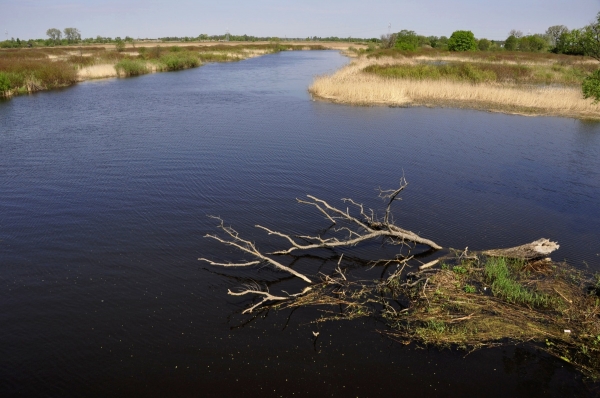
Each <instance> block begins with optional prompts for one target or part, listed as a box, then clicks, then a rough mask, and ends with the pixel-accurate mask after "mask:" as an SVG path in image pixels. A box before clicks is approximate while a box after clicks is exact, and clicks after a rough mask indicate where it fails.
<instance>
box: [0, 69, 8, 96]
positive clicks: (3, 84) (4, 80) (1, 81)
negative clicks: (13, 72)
mask: <svg viewBox="0 0 600 398" xmlns="http://www.w3.org/2000/svg"><path fill="white" fill-rule="evenodd" d="M8 90H10V79H9V78H8V75H7V74H6V73H4V72H0V94H3V93H6V92H7V91H8Z"/></svg>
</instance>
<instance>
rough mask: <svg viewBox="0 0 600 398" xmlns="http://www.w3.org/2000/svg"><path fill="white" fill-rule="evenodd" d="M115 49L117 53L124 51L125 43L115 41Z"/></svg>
mask: <svg viewBox="0 0 600 398" xmlns="http://www.w3.org/2000/svg"><path fill="white" fill-rule="evenodd" d="M115 49H116V50H117V51H118V52H123V51H124V50H125V42H124V41H123V40H117V41H116V42H115Z"/></svg>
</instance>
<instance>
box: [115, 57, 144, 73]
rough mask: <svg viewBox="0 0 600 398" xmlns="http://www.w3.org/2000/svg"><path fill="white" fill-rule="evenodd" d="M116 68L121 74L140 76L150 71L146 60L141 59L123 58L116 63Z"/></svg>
mask: <svg viewBox="0 0 600 398" xmlns="http://www.w3.org/2000/svg"><path fill="white" fill-rule="evenodd" d="M115 70H116V71H117V73H118V74H119V75H121V74H123V75H125V76H138V75H143V74H145V73H148V72H149V70H148V67H147V66H146V62H144V61H142V60H139V59H128V58H126V59H122V60H121V61H119V62H117V64H116V65H115Z"/></svg>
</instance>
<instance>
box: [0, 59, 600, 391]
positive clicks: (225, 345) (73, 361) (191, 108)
mask: <svg viewBox="0 0 600 398" xmlns="http://www.w3.org/2000/svg"><path fill="white" fill-rule="evenodd" d="M346 62H348V61H347V59H345V58H344V57H342V56H341V55H339V54H338V53H336V52H330V51H323V52H317V51H314V52H286V53H280V54H273V55H268V56H264V57H260V58H255V59H250V60H246V61H243V62H239V63H231V64H211V65H206V66H203V67H201V68H198V69H193V70H186V71H181V72H174V73H162V74H154V75H147V76H142V77H139V78H131V79H118V80H117V79H115V80H104V81H98V82H87V83H83V84H79V85H77V86H75V87H71V88H69V89H65V90H61V91H55V92H47V93H38V94H36V95H32V96H22V97H17V98H13V99H12V100H10V101H5V102H1V103H0V192H1V195H0V286H1V289H0V319H1V323H0V324H1V325H2V327H1V328H0V342H1V345H2V347H3V349H2V355H1V356H0V391H5V392H6V394H11V395H12V394H22V395H27V396H68V395H76V396H77V395H94V394H97V395H99V396H107V395H110V396H115V395H116V396H119V395H132V394H134V395H138V394H139V395H147V396H148V395H155V396H165V395H190V396H198V395H211V396H228V395H234V394H237V395H244V396H256V395H258V394H262V395H267V396H271V395H273V396H275V395H277V396H279V395H283V396H290V395H292V393H294V394H295V395H315V394H317V395H332V394H333V395H337V396H345V395H353V396H357V395H358V396H381V395H390V394H392V393H397V391H398V386H403V389H404V391H406V392H407V394H408V395H411V396H436V395H438V396H464V395H465V394H471V395H473V394H474V395H475V396H480V395H481V392H482V391H485V394H486V395H488V396H505V395H511V396H541V395H546V396H547V395H557V396H558V395H564V394H575V393H577V394H591V393H590V392H589V388H590V387H589V386H584V385H583V384H582V382H581V380H580V379H579V378H578V376H577V374H576V373H574V372H573V371H572V370H571V369H569V368H568V366H566V365H564V364H563V363H561V362H559V361H557V360H554V359H552V358H547V357H545V356H543V355H542V354H539V353H536V352H535V351H533V350H531V349H530V348H527V347H518V348H516V349H515V348H506V349H496V350H484V351H479V352H476V353H474V354H471V355H469V356H467V357H466V358H463V356H464V353H460V352H459V353H455V352H450V351H442V352H438V351H436V350H420V349H414V348H411V347H404V346H402V345H399V344H396V343H394V342H392V341H390V340H388V339H385V338H382V337H381V336H380V335H379V334H378V333H376V332H375V330H376V329H382V328H384V325H381V324H376V323H374V322H373V321H370V320H366V321H357V322H352V323H351V322H347V323H338V324H335V323H331V324H324V325H314V324H311V323H310V321H311V320H313V319H315V316H316V314H315V312H314V311H310V310H299V311H296V312H294V313H293V314H291V316H290V313H289V312H283V313H278V314H275V313H269V314H268V315H267V316H266V317H265V316H263V317H259V318H258V319H254V320H253V321H252V322H249V323H248V322H247V321H248V320H250V318H248V317H242V316H240V315H239V312H240V311H241V310H242V309H243V308H245V306H247V305H248V304H249V301H248V300H242V299H237V298H232V297H229V296H227V295H226V292H227V289H229V288H235V287H237V286H239V285H240V284H241V283H243V282H247V281H248V280H250V279H251V278H252V279H256V280H264V281H269V283H271V284H272V286H273V288H282V287H285V286H289V287H291V288H298V287H301V286H302V284H301V283H298V282H295V281H293V280H289V278H287V276H286V275H283V274H281V273H276V272H273V271H270V270H268V269H265V268H255V269H243V270H222V269H217V268H214V267H210V266H207V265H206V264H203V263H200V262H198V261H197V258H198V257H208V258H212V259H215V260H219V261H235V260H239V259H242V258H243V256H242V255H241V254H239V253H237V252H235V251H233V250H231V249H229V248H224V247H222V246H220V245H219V244H217V243H215V242H212V241H210V240H208V239H204V238H203V236H204V235H205V234H207V233H213V232H215V226H216V224H217V223H216V222H215V221H214V220H212V219H210V218H208V217H207V215H217V216H221V217H223V219H225V220H226V222H227V223H228V224H232V225H234V226H235V228H236V229H237V230H239V231H240V233H242V234H243V235H244V236H247V237H249V238H251V239H252V240H254V241H256V242H257V244H259V246H260V247H265V248H271V247H276V246H277V243H278V241H277V240H273V239H272V238H269V237H267V236H265V235H264V234H262V233H260V232H259V231H256V230H255V229H254V227H253V226H254V225H255V224H262V225H266V226H269V227H274V228H278V229H280V230H283V231H286V232H290V233H303V234H313V233H316V232H317V231H318V230H319V229H321V228H324V227H326V226H327V224H326V223H325V222H324V220H323V218H322V217H321V216H320V215H319V214H317V213H315V212H314V211H313V210H312V209H311V208H308V207H303V206H301V205H298V204H296V201H295V198H297V197H302V196H304V195H306V194H315V195H317V196H319V197H321V198H323V199H326V200H328V201H331V203H340V202H339V199H341V198H343V197H352V198H354V199H355V200H357V201H360V202H363V203H365V204H366V205H367V207H370V208H374V209H377V208H380V207H381V202H380V201H379V199H377V198H376V191H375V189H376V188H378V187H379V186H381V187H383V188H388V187H394V186H395V185H396V184H397V183H398V180H399V177H400V176H401V175H402V174H403V173H404V175H405V176H406V178H407V180H408V181H409V187H408V189H407V190H406V191H405V194H404V195H403V200H402V201H401V202H399V203H398V204H397V207H396V208H395V210H396V211H395V219H396V221H397V222H398V224H400V225H402V226H403V227H404V228H407V229H411V230H413V231H415V232H419V233H420V234H422V235H423V236H425V237H428V238H430V239H432V240H434V241H436V242H437V243H438V244H440V245H442V246H444V247H454V248H464V247H466V246H468V247H469V248H470V249H472V250H477V249H486V248H495V247H505V246H513V245H518V244H522V243H525V242H529V241H532V240H534V239H538V238H540V237H546V238H550V239H552V240H557V241H558V242H559V244H560V245H561V248H560V250H559V251H558V252H556V254H555V255H554V256H553V257H554V258H555V259H566V260H567V261H569V262H570V263H571V264H573V265H575V266H577V267H579V268H581V269H582V270H586V271H590V272H593V271H600V243H599V242H600V240H599V239H598V231H600V206H599V200H598V198H599V197H600V125H599V124H596V123H588V122H584V121H578V120H573V119H566V118H532V117H522V116H510V115H503V114H493V113H486V112H476V111H468V110H454V109H426V108H408V109H404V108H402V109H400V108H387V107H349V106H342V105H335V104H329V103H325V102H320V101H312V100H311V98H310V96H309V94H308V93H307V90H306V88H307V87H308V85H309V84H310V82H311V80H312V79H313V77H314V76H315V75H317V74H322V73H326V72H330V71H333V70H335V69H336V68H338V67H340V66H341V65H343V64H345V63H346ZM386 253H387V254H391V255H393V253H394V251H393V250H390V249H388V250H387V251H386ZM319 265H320V264H319V263H318V262H317V263H315V261H311V260H307V259H305V260H301V261H298V262H297V264H296V267H298V269H299V270H300V271H301V272H306V273H309V274H314V273H316V272H317V270H318V267H319ZM356 272H360V271H356ZM365 272H366V271H365ZM373 272H374V273H375V275H376V274H377V273H380V272H381V270H377V269H376V270H374V271H373ZM317 315H318V313H317ZM317 330H318V331H320V332H321V334H320V337H319V340H318V341H317V342H314V339H313V334H312V332H313V331H317ZM3 395H5V394H3Z"/></svg>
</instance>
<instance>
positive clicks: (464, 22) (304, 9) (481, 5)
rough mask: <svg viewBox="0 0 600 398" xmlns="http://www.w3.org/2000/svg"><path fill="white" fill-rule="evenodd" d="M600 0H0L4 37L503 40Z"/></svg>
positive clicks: (599, 5)
mask: <svg viewBox="0 0 600 398" xmlns="http://www.w3.org/2000/svg"><path fill="white" fill-rule="evenodd" d="M599 11H600V0H571V1H567V0H503V1H493V2H491V1H482V0H446V1H443V0H371V1H357V0H343V1H342V0H327V1H324V0H302V1H298V0H288V1H284V0H254V1H241V0H229V1H227V2H225V1H203V0H199V1H193V0H144V1H142V0H119V1H117V0H0V34H1V35H2V36H0V37H1V39H2V40H4V39H5V38H6V35H5V32H8V38H11V37H14V38H20V39H25V40H27V39H34V38H46V30H48V29H49V28H58V29H61V30H62V29H64V28H66V27H75V28H78V29H79V30H80V31H81V34H82V37H96V36H98V35H100V36H110V37H116V36H121V37H125V36H131V37H134V38H138V37H139V38H146V37H147V38H157V37H165V36H194V37H195V36H198V35H199V34H201V33H206V34H209V35H214V34H224V33H225V32H226V31H227V30H229V31H230V32H231V33H232V34H239V35H242V34H248V35H253V36H279V37H282V38H283V37H307V36H321V37H326V36H338V37H348V36H352V37H379V36H380V35H381V34H384V33H387V30H388V24H390V23H391V26H392V28H391V30H392V32H397V31H399V30H401V29H408V30H414V31H416V32H417V33H418V34H422V35H425V36H430V35H435V36H450V34H451V33H452V32H453V31H455V30H471V31H472V32H473V33H474V34H475V36H476V37H478V38H483V37H485V38H488V39H493V40H503V39H505V38H506V37H507V36H508V32H509V31H510V30H511V29H518V30H521V31H522V32H523V33H525V34H527V33H529V32H530V33H532V34H533V33H543V32H545V31H546V29H547V28H548V27H549V26H552V25H566V26H567V27H568V28H570V29H573V28H580V27H583V26H585V25H587V24H588V23H589V22H591V21H592V20H594V19H595V16H596V14H597V13H598V12H599Z"/></svg>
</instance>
